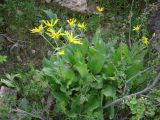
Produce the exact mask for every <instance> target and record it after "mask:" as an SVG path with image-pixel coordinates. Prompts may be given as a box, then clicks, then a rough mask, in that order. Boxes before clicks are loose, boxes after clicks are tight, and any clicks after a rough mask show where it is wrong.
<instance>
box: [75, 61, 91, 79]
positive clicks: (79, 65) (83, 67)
mask: <svg viewBox="0 0 160 120" xmlns="http://www.w3.org/2000/svg"><path fill="white" fill-rule="evenodd" d="M74 68H75V69H76V70H77V71H78V72H79V74H80V75H81V77H82V78H84V77H86V75H87V74H88V69H87V64H84V63H77V64H75V65H74Z"/></svg>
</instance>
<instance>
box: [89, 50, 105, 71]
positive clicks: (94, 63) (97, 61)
mask: <svg viewBox="0 0 160 120" xmlns="http://www.w3.org/2000/svg"><path fill="white" fill-rule="evenodd" d="M104 62H105V56H104V55H103V54H101V53H100V52H99V51H97V50H96V49H95V48H93V47H91V48H89V60H88V67H89V69H90V70H91V72H92V73H93V74H97V73H99V72H101V70H102V68H103V65H104Z"/></svg>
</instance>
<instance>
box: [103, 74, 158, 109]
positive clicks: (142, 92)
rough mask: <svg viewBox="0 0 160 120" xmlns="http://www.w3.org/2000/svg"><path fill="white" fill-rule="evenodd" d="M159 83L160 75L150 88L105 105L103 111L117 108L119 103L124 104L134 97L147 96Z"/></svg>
mask: <svg viewBox="0 0 160 120" xmlns="http://www.w3.org/2000/svg"><path fill="white" fill-rule="evenodd" d="M159 82H160V73H159V74H158V75H157V77H156V78H155V79H154V81H153V83H152V84H151V85H149V86H148V87H146V88H145V89H144V90H142V91H139V92H137V93H133V94H130V95H127V96H124V97H122V98H119V99H117V100H115V101H113V102H112V103H109V104H106V105H104V106H103V107H102V109H106V108H108V107H111V106H115V105H116V104H119V103H121V102H123V101H124V100H125V99H126V98H131V97H133V96H140V95H143V94H146V93H148V92H150V91H151V90H152V89H153V88H155V87H156V86H157V85H158V83H159Z"/></svg>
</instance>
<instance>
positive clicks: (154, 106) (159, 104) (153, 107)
mask: <svg viewBox="0 0 160 120" xmlns="http://www.w3.org/2000/svg"><path fill="white" fill-rule="evenodd" d="M159 106H160V103H158V104H157V105H153V106H152V107H151V108H152V109H155V108H156V107H159Z"/></svg>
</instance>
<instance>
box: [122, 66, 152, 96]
mask: <svg viewBox="0 0 160 120" xmlns="http://www.w3.org/2000/svg"><path fill="white" fill-rule="evenodd" d="M153 67H154V66H153ZM151 68H152V67H148V68H146V69H144V70H143V71H140V72H139V73H137V74H135V75H133V76H132V77H131V78H129V79H128V80H127V81H126V82H125V85H124V92H123V93H124V95H125V93H126V89H127V85H128V83H129V82H130V81H131V80H133V79H134V78H136V77H137V76H139V75H141V74H143V73H145V72H146V71H148V70H150V69H151Z"/></svg>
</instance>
